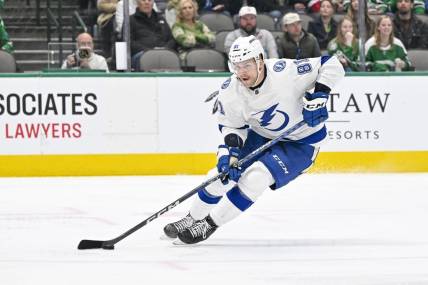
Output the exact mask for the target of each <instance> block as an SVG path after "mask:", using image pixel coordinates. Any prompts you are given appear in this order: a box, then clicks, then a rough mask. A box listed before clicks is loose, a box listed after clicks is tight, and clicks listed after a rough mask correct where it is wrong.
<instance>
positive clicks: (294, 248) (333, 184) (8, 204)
mask: <svg viewBox="0 0 428 285" xmlns="http://www.w3.org/2000/svg"><path fill="white" fill-rule="evenodd" d="M203 180H204V177H202V176H152V177H92V178H91V177H88V178H75V177H73V178H20V179H18V178H3V179H0V284H2V285H15V284H16V285H25V284H32V285H38V284H40V285H41V284H43V285H52V284H55V285H58V284H61V285H62V284H72V285H81V284H99V285H110V284H111V285H113V284H115V285H116V284H126V285H128V284H139V285H142V284H189V285H192V284H198V285H208V284H215V285H220V284H221V285H226V284H245V285H247V284H287V285H288V284H317V285H320V284H328V285H330V284H340V285H344V284H346V285H347V284H358V285H360V284H379V285H386V284H403V285H404V284H406V285H422V284H428V174H305V175H303V176H301V177H299V178H298V179H297V180H295V181H293V182H292V183H291V184H290V185H288V186H286V187H284V188H283V189H281V190H280V191H277V192H273V191H267V192H266V193H265V194H264V196H262V198H260V199H259V201H257V203H255V204H254V205H253V207H251V208H250V209H249V210H248V211H247V212H245V213H244V214H242V215H241V216H240V217H238V218H237V219H236V220H234V221H232V222H230V223H229V224H227V225H225V226H223V227H221V228H219V229H218V231H217V232H216V233H214V235H212V236H211V238H210V239H209V240H207V241H206V242H204V243H201V244H198V245H196V246H175V245H173V244H172V243H171V242H170V241H164V240H160V239H159V237H160V235H161V233H162V228H163V226H164V225H165V224H166V223H168V222H171V221H174V220H176V219H179V218H181V217H182V216H184V215H185V214H186V211H187V209H188V207H189V205H190V201H191V199H189V200H188V201H186V202H185V203H183V204H181V205H179V206H177V207H176V208H174V209H172V210H171V211H170V212H168V213H166V214H165V215H163V216H161V217H160V218H158V219H156V220H154V221H153V222H152V223H150V224H148V225H147V226H145V227H143V228H141V229H140V230H138V231H137V232H135V233H134V234H132V235H130V236H129V237H127V238H125V239H124V240H122V241H121V242H119V243H118V244H117V245H116V249H115V250H113V251H107V250H101V249H97V250H86V251H79V250H77V244H78V242H79V241H80V240H81V239H97V240H106V239H111V238H114V237H116V236H118V235H120V234H121V233H123V232H125V231H126V230H128V229H129V228H131V227H133V226H134V225H136V224H138V223H139V222H141V221H142V220H144V219H146V218H148V217H149V216H150V215H151V214H153V213H155V212H156V211H158V210H160V209H161V208H163V207H164V206H165V205H167V204H168V203H170V202H172V201H174V200H176V199H177V198H178V197H180V196H181V195H183V194H185V193H187V192H189V191H190V190H191V189H193V188H194V187H195V186H197V185H199V184H200V183H201V182H202V181H203Z"/></svg>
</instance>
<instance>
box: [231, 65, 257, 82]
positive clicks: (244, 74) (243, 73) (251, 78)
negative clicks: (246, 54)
mask: <svg viewBox="0 0 428 285" xmlns="http://www.w3.org/2000/svg"><path fill="white" fill-rule="evenodd" d="M233 69H234V71H235V74H236V75H237V76H238V77H239V79H240V80H241V82H242V84H244V86H245V87H247V88H248V87H251V86H254V84H255V83H256V80H257V74H258V72H257V64H256V61H255V60H254V59H249V60H246V61H242V62H238V63H234V64H233Z"/></svg>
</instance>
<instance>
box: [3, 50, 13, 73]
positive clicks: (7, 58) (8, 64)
mask: <svg viewBox="0 0 428 285" xmlns="http://www.w3.org/2000/svg"><path fill="white" fill-rule="evenodd" d="M0 72H2V73H7V72H11V73H13V72H16V63H15V58H14V57H13V56H12V55H11V54H9V53H7V52H5V51H2V50H0Z"/></svg>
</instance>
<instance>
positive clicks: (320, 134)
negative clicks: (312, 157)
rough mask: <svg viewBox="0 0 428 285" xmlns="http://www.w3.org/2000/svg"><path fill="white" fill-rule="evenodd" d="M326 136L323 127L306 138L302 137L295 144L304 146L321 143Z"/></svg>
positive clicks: (325, 130)
mask: <svg viewBox="0 0 428 285" xmlns="http://www.w3.org/2000/svg"><path fill="white" fill-rule="evenodd" d="M326 136H327V128H326V127H325V126H324V127H322V129H320V130H319V131H317V132H315V133H313V134H310V135H309V136H307V137H304V138H302V139H300V140H296V141H295V142H298V143H304V144H314V143H317V142H320V141H322V140H323V139H324V138H325V137H326Z"/></svg>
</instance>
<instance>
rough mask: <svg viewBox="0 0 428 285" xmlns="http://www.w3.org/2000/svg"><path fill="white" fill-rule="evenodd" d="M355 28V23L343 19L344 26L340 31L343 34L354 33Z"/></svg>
mask: <svg viewBox="0 0 428 285" xmlns="http://www.w3.org/2000/svg"><path fill="white" fill-rule="evenodd" d="M352 30H353V24H352V22H351V21H349V20H343V23H342V26H341V27H340V31H341V32H342V35H343V36H344V35H346V33H352Z"/></svg>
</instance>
